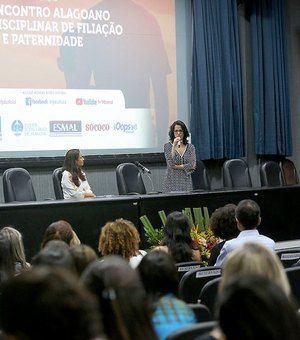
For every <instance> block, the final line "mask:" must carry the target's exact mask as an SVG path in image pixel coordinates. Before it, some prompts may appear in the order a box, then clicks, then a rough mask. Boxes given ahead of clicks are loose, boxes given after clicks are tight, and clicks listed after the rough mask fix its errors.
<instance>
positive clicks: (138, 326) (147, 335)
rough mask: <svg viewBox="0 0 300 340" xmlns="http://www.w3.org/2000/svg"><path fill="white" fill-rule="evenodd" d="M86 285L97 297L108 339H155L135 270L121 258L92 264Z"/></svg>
mask: <svg viewBox="0 0 300 340" xmlns="http://www.w3.org/2000/svg"><path fill="white" fill-rule="evenodd" d="M81 278H82V281H83V283H84V284H85V285H86V286H87V287H88V289H89V290H90V291H91V292H92V293H93V294H95V295H96V296H97V297H98V301H99V306H100V309H101V312H100V314H101V315H102V316H103V325H104V327H105V333H106V335H107V337H108V339H145V340H146V339H155V338H156V337H155V333H154V330H153V326H152V323H151V316H150V309H149V306H148V304H147V303H146V300H147V296H146V292H145V290H144V288H143V285H142V283H141V281H140V278H139V276H138V273H137V271H136V270H134V269H132V268H131V267H130V265H129V264H128V262H127V261H126V260H125V259H123V258H122V257H120V256H116V255H108V256H106V257H104V258H103V260H101V261H94V262H93V263H91V264H90V265H89V266H88V267H87V268H86V270H85V271H84V272H83V274H82V276H81Z"/></svg>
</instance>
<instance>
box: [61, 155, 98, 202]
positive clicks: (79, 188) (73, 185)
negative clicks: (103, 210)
mask: <svg viewBox="0 0 300 340" xmlns="http://www.w3.org/2000/svg"><path fill="white" fill-rule="evenodd" d="M83 164H84V158H83V156H82V155H81V153H80V151H79V150H78V149H71V150H69V151H68V152H67V154H66V156H65V159H64V164H63V173H62V179H61V187H62V190H63V195H64V199H70V198H89V197H95V196H96V195H95V194H94V193H93V192H92V190H91V187H90V185H89V183H88V181H87V178H86V175H85V173H84V172H83V171H82V167H83Z"/></svg>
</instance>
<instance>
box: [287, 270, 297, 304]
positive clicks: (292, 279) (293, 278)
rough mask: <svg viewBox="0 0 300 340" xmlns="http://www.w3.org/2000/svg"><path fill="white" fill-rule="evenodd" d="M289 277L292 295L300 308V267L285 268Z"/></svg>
mask: <svg viewBox="0 0 300 340" xmlns="http://www.w3.org/2000/svg"><path fill="white" fill-rule="evenodd" d="M285 272H286V275H287V278H288V280H289V283H290V286H291V291H292V296H293V298H294V300H295V303H296V304H297V306H298V309H299V308H300V267H291V268H286V269H285Z"/></svg>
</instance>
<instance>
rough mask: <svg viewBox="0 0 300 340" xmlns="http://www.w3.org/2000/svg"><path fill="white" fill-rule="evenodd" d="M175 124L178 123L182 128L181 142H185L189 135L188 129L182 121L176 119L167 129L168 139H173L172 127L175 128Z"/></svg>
mask: <svg viewBox="0 0 300 340" xmlns="http://www.w3.org/2000/svg"><path fill="white" fill-rule="evenodd" d="M176 125H179V126H181V128H182V131H183V139H182V142H183V144H187V138H188V137H189V136H190V134H189V131H188V129H187V127H186V125H185V124H184V122H182V121H181V120H176V121H175V122H174V123H173V124H172V125H171V126H170V129H169V137H170V140H171V141H172V143H173V141H174V138H175V135H174V129H175V126H176Z"/></svg>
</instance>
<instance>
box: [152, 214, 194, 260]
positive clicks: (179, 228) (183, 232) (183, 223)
mask: <svg viewBox="0 0 300 340" xmlns="http://www.w3.org/2000/svg"><path fill="white" fill-rule="evenodd" d="M154 250H163V251H165V252H168V253H169V254H170V255H171V256H172V257H173V259H174V261H175V262H176V263H179V262H188V261H201V253H200V249H199V248H198V246H197V245H196V244H195V243H194V242H193V240H192V237H191V225H190V223H189V220H188V218H187V217H186V216H185V215H184V214H183V213H182V212H179V211H173V212H171V213H170V214H169V215H168V216H167V221H166V224H165V226H164V237H163V239H162V241H161V245H160V246H158V247H155V248H154Z"/></svg>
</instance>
